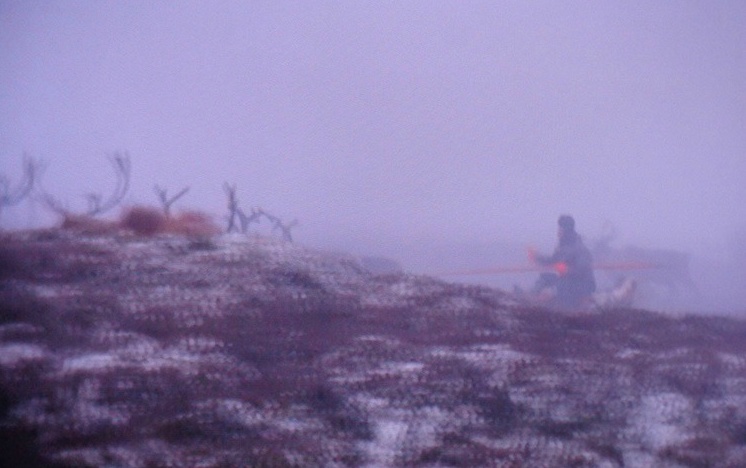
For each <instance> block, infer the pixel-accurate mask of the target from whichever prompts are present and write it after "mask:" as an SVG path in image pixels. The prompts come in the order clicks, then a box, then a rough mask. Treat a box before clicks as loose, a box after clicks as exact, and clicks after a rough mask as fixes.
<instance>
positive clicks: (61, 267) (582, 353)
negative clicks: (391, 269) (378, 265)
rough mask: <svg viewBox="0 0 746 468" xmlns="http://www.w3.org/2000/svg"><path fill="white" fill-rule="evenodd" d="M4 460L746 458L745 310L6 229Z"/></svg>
mask: <svg viewBox="0 0 746 468" xmlns="http://www.w3.org/2000/svg"><path fill="white" fill-rule="evenodd" d="M0 307H1V312H0V314H1V315H0V385H1V386H2V387H1V388H2V414H0V417H2V421H1V424H0V430H1V432H2V434H0V435H2V437H0V439H2V445H3V446H2V447H0V462H3V463H6V464H7V463H13V464H14V466H23V465H24V464H26V465H28V466H33V465H39V464H45V465H47V466H52V463H57V464H59V466H92V467H99V466H111V467H176V466H191V467H229V466H376V467H378V466H506V467H508V466H511V467H512V466H594V467H595V466H608V467H615V466H625V467H649V466H670V467H674V466H723V467H726V466H733V467H736V466H746V322H743V321H739V320H735V319H726V318H714V317H707V318H705V317H693V316H692V317H683V318H672V317H667V316H664V315H660V314H656V313H653V312H647V311H642V310H611V311H606V312H603V313H598V314H583V315H571V314H570V315H568V314H558V313H553V312H549V311H545V310H539V309H531V308H526V307H522V306H520V305H518V304H517V303H516V302H515V301H513V300H512V298H511V297H510V296H509V295H508V294H506V293H503V292H501V291H498V290H494V289H488V288H484V287H478V286H466V285H455V284H449V283H446V282H443V281H439V280H436V279H434V278H430V277H425V276H415V275H409V274H406V273H391V274H384V275H376V274H374V273H372V272H370V271H368V270H366V269H365V268H364V267H363V263H362V262H361V261H360V260H359V259H357V258H355V257H352V256H345V255H338V254H329V253H324V252H319V251H313V250H310V249H307V248H304V247H302V246H298V245H295V244H291V243H287V242H283V241H280V240H275V239H269V238H263V237H246V236H235V237H234V236H227V235H226V236H222V237H216V238H214V239H189V238H185V237H173V236H172V237H169V236H164V237H155V238H140V237H133V236H128V235H124V234H122V235H107V236H91V237H81V236H80V235H78V234H75V233H72V232H67V231H61V230H43V231H30V232H15V233H4V234H2V235H1V236H0Z"/></svg>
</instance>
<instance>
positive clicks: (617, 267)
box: [437, 262, 662, 276]
mask: <svg viewBox="0 0 746 468" xmlns="http://www.w3.org/2000/svg"><path fill="white" fill-rule="evenodd" d="M661 267H662V265H658V264H655V263H649V262H601V263H595V264H593V269H594V270H611V271H632V270H649V269H653V268H661ZM548 270H551V266H541V265H511V266H504V267H495V268H477V269H473V270H455V271H447V272H442V273H439V274H438V275H437V276H465V275H497V274H504V273H527V272H534V271H548Z"/></svg>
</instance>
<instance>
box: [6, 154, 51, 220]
mask: <svg viewBox="0 0 746 468" xmlns="http://www.w3.org/2000/svg"><path fill="white" fill-rule="evenodd" d="M41 170H42V167H41V164H40V163H39V162H38V161H36V160H35V159H34V158H32V157H31V156H29V155H28V154H24V156H23V175H22V176H21V181H20V182H19V183H18V186H17V187H16V188H15V190H13V189H12V188H11V186H10V185H11V184H10V181H9V180H8V178H7V177H5V176H4V175H0V207H3V206H13V205H17V204H18V203H20V202H21V200H23V199H24V198H26V197H27V196H28V194H29V193H31V190H32V189H33V188H34V185H35V184H36V180H37V179H38V178H39V175H40V173H41Z"/></svg>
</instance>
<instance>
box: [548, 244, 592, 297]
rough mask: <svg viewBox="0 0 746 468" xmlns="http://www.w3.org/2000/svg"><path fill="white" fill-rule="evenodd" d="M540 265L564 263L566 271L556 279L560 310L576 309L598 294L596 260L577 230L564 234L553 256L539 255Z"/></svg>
mask: <svg viewBox="0 0 746 468" xmlns="http://www.w3.org/2000/svg"><path fill="white" fill-rule="evenodd" d="M536 261H537V262H538V263H539V264H541V265H547V266H550V265H557V264H560V263H562V264H564V265H565V267H566V270H565V271H564V272H563V273H560V274H558V275H556V278H554V281H553V282H554V283H555V286H556V287H557V296H556V301H557V304H558V305H559V306H561V307H577V306H579V305H582V303H583V301H585V300H587V298H588V297H589V296H590V295H591V294H593V293H594V292H595V291H596V279H595V277H594V276H593V257H592V256H591V252H590V251H589V250H588V248H587V247H586V246H585V245H584V244H583V241H582V240H581V238H580V236H579V235H578V234H577V233H575V232H574V231H569V232H567V233H565V235H564V236H562V237H561V238H560V243H559V245H558V246H557V248H556V249H555V250H554V253H552V255H550V256H542V255H537V257H536Z"/></svg>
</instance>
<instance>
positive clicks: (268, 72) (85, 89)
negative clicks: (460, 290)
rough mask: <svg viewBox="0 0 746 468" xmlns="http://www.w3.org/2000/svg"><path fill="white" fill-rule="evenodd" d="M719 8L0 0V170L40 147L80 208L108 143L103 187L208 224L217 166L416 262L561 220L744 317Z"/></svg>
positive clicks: (21, 213) (291, 212) (735, 131)
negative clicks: (682, 268) (113, 159)
mask: <svg viewBox="0 0 746 468" xmlns="http://www.w3.org/2000/svg"><path fill="white" fill-rule="evenodd" d="M744 24H746V3H744V2H742V1H739V0H734V1H716V2H704V1H702V2H694V1H680V2H669V1H657V2H649V1H645V2H617V1H608V2H585V1H582V2H581V1H570V2H556V1H533V2H525V1H501V2H494V1H466V2H456V1H453V2H445V1H438V2H435V1H410V2H395V1H354V2H352V1H350V2H346V1H345V2H331V1H314V2H283V1H275V0H272V1H266V2H264V1H262V2H259V1H238V0H236V1H218V2H208V1H159V2H119V1H92V0H90V1H65V2H43V1H33V2H30V1H26V0H19V1H9V0H2V1H0V115H1V116H2V117H1V118H0V162H1V163H2V167H0V173H2V174H4V175H6V176H7V177H8V178H9V179H10V180H11V181H14V180H17V179H18V178H19V177H20V173H21V167H22V166H21V162H22V155H23V154H24V153H27V154H29V155H31V156H33V157H35V158H38V159H39V160H43V161H44V162H45V166H46V169H45V171H44V175H43V178H42V188H43V190H44V191H45V192H47V193H49V194H52V195H53V196H54V197H56V198H57V199H58V200H61V201H63V202H64V203H66V204H67V206H68V207H69V209H70V210H73V211H74V210H76V209H79V210H80V211H82V210H83V209H84V207H85V202H84V199H83V197H82V195H84V194H85V193H89V192H101V193H106V192H107V191H109V190H111V188H112V187H113V185H114V181H115V179H114V174H113V172H112V170H111V167H110V165H109V163H108V161H107V156H108V155H111V154H112V153H113V152H115V151H127V152H128V153H129V155H130V157H131V161H132V187H131V190H130V192H129V193H128V195H127V199H126V203H125V204H134V203H144V204H153V205H157V204H158V200H157V198H156V196H155V195H154V193H153V186H154V185H156V184H158V185H160V186H161V187H165V188H168V189H169V190H170V192H171V193H175V192H176V191H178V190H180V189H181V188H183V187H186V186H189V187H190V191H189V193H188V194H187V195H186V196H184V197H183V198H182V199H181V200H179V202H178V203H177V205H176V208H179V207H181V208H196V209H201V210H205V211H207V212H209V213H212V214H214V215H215V216H216V218H217V219H219V220H220V221H221V222H223V220H222V218H223V217H224V216H225V215H226V214H227V209H226V204H227V201H226V196H225V193H224V191H223V184H224V183H225V182H229V183H235V184H236V188H237V195H238V197H239V201H240V202H241V204H242V205H243V206H245V207H247V208H249V207H251V206H261V207H263V208H264V209H266V210H267V211H269V212H271V213H273V214H274V215H276V216H279V217H281V218H283V219H285V220H291V219H294V218H297V219H298V221H299V224H298V226H297V227H296V228H295V229H294V231H293V234H294V237H295V239H296V241H297V242H299V243H302V244H305V245H308V246H313V247H321V248H325V249H333V250H341V251H351V252H356V253H365V254H369V255H381V256H386V257H390V258H393V259H396V260H397V261H399V262H401V263H402V265H403V266H404V267H405V268H408V269H411V270H414V271H419V272H433V273H437V272H443V271H448V270H449V269H469V268H484V267H493V266H500V265H507V264H511V265H512V264H515V263H517V262H521V261H524V257H523V256H524V252H523V246H525V245H529V244H530V245H535V246H536V247H537V248H539V249H540V250H544V251H548V250H551V249H552V248H553V246H554V243H555V240H556V239H555V236H556V219H557V216H558V215H560V214H563V213H569V214H572V215H573V216H574V217H575V219H576V221H577V227H578V231H579V232H580V233H581V235H583V236H584V238H585V239H586V241H587V243H589V244H590V243H592V242H593V241H594V239H597V238H598V237H599V236H600V235H601V233H602V231H603V228H604V225H605V223H606V225H607V226H608V225H609V224H608V223H611V225H613V226H614V228H615V229H616V237H615V238H614V239H613V245H614V246H618V247H622V246H625V245H633V246H637V247H641V248H646V249H670V250H675V251H679V252H684V253H689V254H691V255H692V264H691V268H692V276H693V277H694V279H695V281H696V282H697V283H698V284H699V285H700V287H702V288H703V290H705V291H706V292H707V296H708V298H709V299H710V302H708V303H707V307H710V308H713V307H715V306H717V307H723V308H731V309H733V308H735V309H737V308H739V307H740V308H741V310H743V303H744V301H745V300H746V299H745V298H744V296H745V295H746V294H744V292H743V289H744V286H743V285H744V284H746V274H744V269H746V259H745V255H744V250H746V210H745V209H744V202H745V201H746V183H744V180H745V179H746V28H744ZM55 222H56V220H55V217H54V216H53V215H52V213H50V212H49V210H48V209H46V208H45V207H44V206H43V205H42V204H41V203H40V202H38V201H34V200H29V201H27V202H25V203H22V204H20V205H18V206H15V207H8V208H6V209H4V210H3V212H2V218H1V219H0V225H1V226H2V227H3V228H6V229H7V228H19V227H28V226H39V225H51V224H53V223H55ZM454 279H455V278H454ZM470 280H475V281H485V282H490V281H498V280H497V279H495V278H486V277H479V278H472V279H470ZM522 280H523V279H521V278H518V279H515V278H510V279H509V280H506V279H505V278H503V279H502V280H499V281H522ZM529 280H530V278H529V279H526V281H529Z"/></svg>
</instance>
